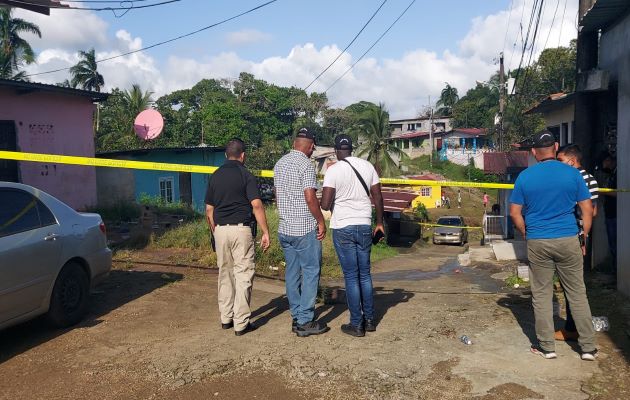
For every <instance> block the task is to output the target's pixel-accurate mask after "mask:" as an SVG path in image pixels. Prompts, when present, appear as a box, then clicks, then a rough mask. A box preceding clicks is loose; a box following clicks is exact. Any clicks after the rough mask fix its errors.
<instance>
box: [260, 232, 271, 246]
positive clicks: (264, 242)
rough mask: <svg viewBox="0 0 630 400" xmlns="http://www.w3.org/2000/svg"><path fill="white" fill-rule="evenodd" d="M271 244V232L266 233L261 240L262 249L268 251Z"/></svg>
mask: <svg viewBox="0 0 630 400" xmlns="http://www.w3.org/2000/svg"><path fill="white" fill-rule="evenodd" d="M269 244H270V240H269V232H265V233H263V234H262V237H261V238H260V247H261V248H262V250H263V251H267V249H268V248H269Z"/></svg>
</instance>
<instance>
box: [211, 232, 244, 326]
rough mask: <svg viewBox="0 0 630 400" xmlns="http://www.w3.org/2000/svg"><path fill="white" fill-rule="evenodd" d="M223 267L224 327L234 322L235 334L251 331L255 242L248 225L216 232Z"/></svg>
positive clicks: (220, 296) (221, 308) (221, 299)
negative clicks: (249, 326) (249, 328)
mask: <svg viewBox="0 0 630 400" xmlns="http://www.w3.org/2000/svg"><path fill="white" fill-rule="evenodd" d="M214 240H215V245H216V249H217V264H218V266H219V282H218V286H219V290H218V296H217V297H218V300H219V313H220V314H221V323H223V324H228V323H230V322H231V321H234V330H236V331H241V330H243V329H245V328H246V327H247V324H248V323H249V317H250V315H251V310H250V308H249V302H250V299H251V293H252V281H253V279H254V240H253V238H252V231H251V229H250V227H249V226H248V225H244V226H231V225H221V226H217V227H216V228H215V230H214Z"/></svg>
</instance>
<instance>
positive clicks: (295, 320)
mask: <svg viewBox="0 0 630 400" xmlns="http://www.w3.org/2000/svg"><path fill="white" fill-rule="evenodd" d="M297 326H298V324H297V319H293V322H292V323H291V332H293V333H297Z"/></svg>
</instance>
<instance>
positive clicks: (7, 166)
mask: <svg viewBox="0 0 630 400" xmlns="http://www.w3.org/2000/svg"><path fill="white" fill-rule="evenodd" d="M0 150H4V151H17V134H16V132H15V122H14V121H0ZM0 181H6V182H19V177H18V163H17V161H15V160H3V159H0Z"/></svg>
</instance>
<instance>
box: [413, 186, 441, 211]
mask: <svg viewBox="0 0 630 400" xmlns="http://www.w3.org/2000/svg"><path fill="white" fill-rule="evenodd" d="M421 189H422V188H421V187H415V188H414V190H416V191H417V192H418V193H420V192H421V191H422V190H421ZM441 199H442V187H441V186H431V196H422V195H418V197H416V198H415V199H413V201H412V202H411V207H413V208H416V207H417V206H418V204H420V203H422V204H424V206H425V207H426V208H435V203H436V202H437V201H440V200H441Z"/></svg>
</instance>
